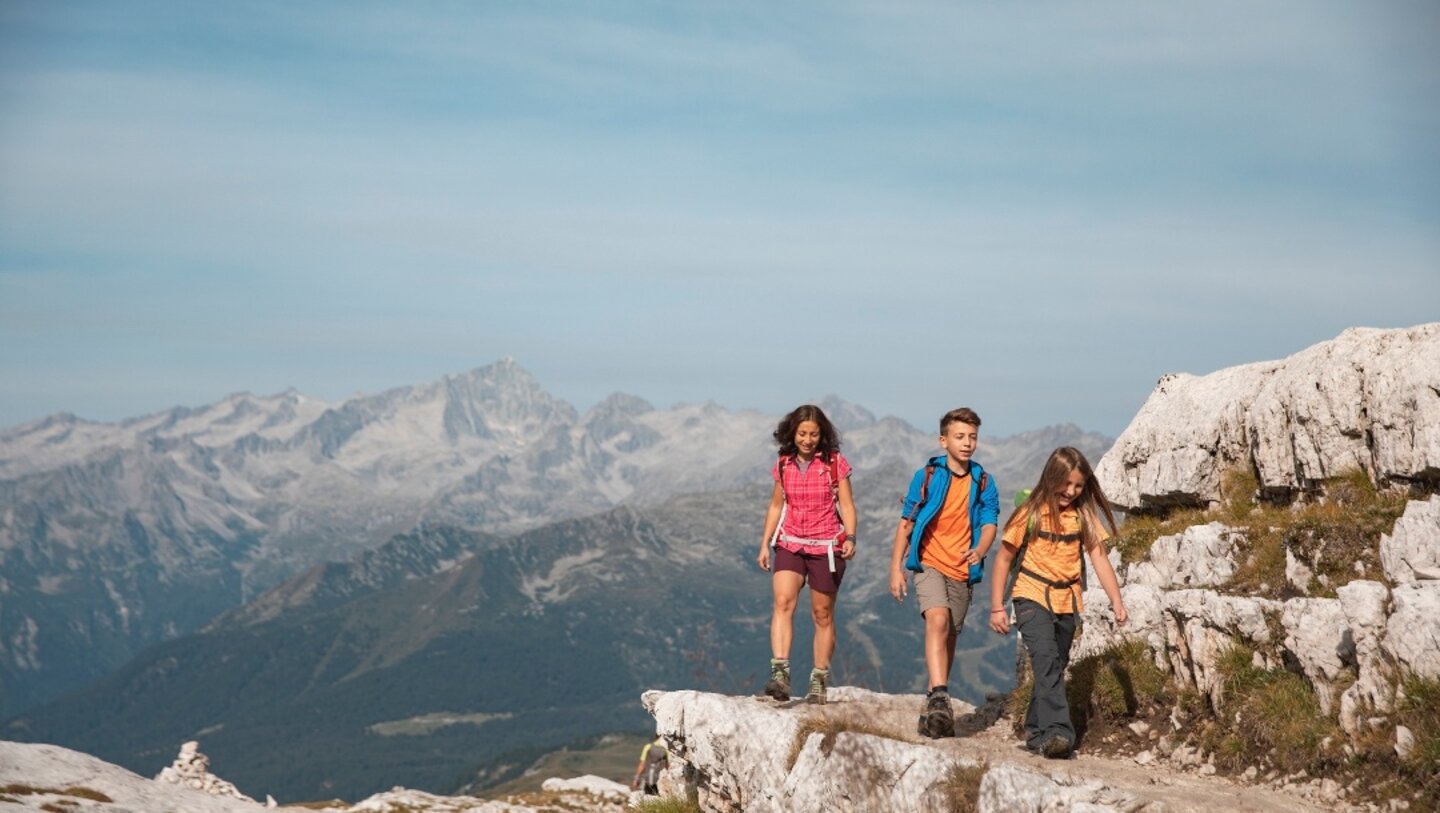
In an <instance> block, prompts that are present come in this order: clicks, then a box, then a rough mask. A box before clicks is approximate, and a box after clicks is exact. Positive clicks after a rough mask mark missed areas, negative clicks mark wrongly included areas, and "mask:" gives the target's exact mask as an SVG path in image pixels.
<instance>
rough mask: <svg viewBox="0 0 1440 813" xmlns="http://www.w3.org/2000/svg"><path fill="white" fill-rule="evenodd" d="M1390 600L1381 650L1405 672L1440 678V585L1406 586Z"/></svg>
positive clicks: (1391, 595)
mask: <svg viewBox="0 0 1440 813" xmlns="http://www.w3.org/2000/svg"><path fill="white" fill-rule="evenodd" d="M1390 597H1391V601H1392V605H1393V606H1392V610H1391V613H1390V618H1389V619H1388V620H1387V621H1386V623H1385V638H1384V639H1383V640H1382V641H1381V648H1382V649H1383V650H1384V652H1385V654H1386V656H1387V657H1389V658H1390V659H1391V660H1392V661H1393V662H1394V663H1396V664H1398V665H1399V666H1400V667H1401V669H1402V670H1403V671H1405V672H1409V673H1412V674H1416V675H1420V676H1421V677H1427V678H1437V679H1440V582H1434V581H1424V582H1414V583H1412V584H1402V585H1399V586H1397V587H1396V588H1395V590H1394V591H1393V592H1392V593H1391V594H1390Z"/></svg>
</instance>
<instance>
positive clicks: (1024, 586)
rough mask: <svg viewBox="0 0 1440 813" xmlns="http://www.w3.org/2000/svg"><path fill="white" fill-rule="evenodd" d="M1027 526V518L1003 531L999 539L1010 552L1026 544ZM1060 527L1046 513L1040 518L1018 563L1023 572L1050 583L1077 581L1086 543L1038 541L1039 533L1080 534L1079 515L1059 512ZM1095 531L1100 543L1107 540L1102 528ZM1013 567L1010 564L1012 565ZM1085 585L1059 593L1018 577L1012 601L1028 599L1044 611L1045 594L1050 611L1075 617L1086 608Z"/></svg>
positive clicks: (1029, 579)
mask: <svg viewBox="0 0 1440 813" xmlns="http://www.w3.org/2000/svg"><path fill="white" fill-rule="evenodd" d="M1027 524H1029V519H1028V517H1024V516H1022V517H1020V518H1019V519H1017V520H1016V521H1015V522H1013V523H1011V524H1010V525H1009V527H1007V528H1006V529H1005V535H1004V536H1003V537H1002V539H1003V541H1004V543H1005V544H1006V545H1008V546H1010V547H1011V548H1014V549H1016V550H1019V548H1020V545H1021V544H1022V543H1024V541H1025V526H1026V525H1027ZM1059 524H1060V527H1059V529H1058V530H1057V529H1056V528H1055V524H1054V523H1052V522H1051V521H1050V515H1049V513H1048V512H1047V513H1045V514H1042V515H1041V518H1040V521H1039V522H1037V523H1036V528H1035V530H1036V531H1037V533H1036V534H1035V535H1034V536H1033V537H1032V538H1031V539H1030V547H1028V548H1026V549H1025V561H1024V562H1021V564H1023V565H1024V566H1025V569H1026V570H1033V571H1035V572H1036V573H1038V574H1040V575H1041V576H1043V577H1044V578H1047V579H1049V580H1051V581H1057V582H1064V581H1070V580H1072V579H1078V578H1080V557H1081V556H1083V555H1084V548H1085V543H1084V541H1083V540H1082V541H1079V542H1052V541H1050V540H1048V539H1041V538H1040V535H1039V533H1038V532H1039V531H1045V532H1047V533H1053V534H1057V535H1060V534H1073V533H1077V532H1078V531H1079V530H1080V512H1079V511H1077V510H1075V509H1073V508H1069V509H1066V510H1063V511H1061V512H1060V523H1059ZM1094 531H1095V533H1096V535H1097V536H1098V538H1099V539H1100V541H1101V542H1104V541H1105V540H1107V539H1109V538H1110V534H1109V532H1107V531H1106V530H1105V526H1104V525H1102V524H1099V523H1096V527H1095V528H1094ZM1012 567H1013V564H1012ZM1084 590H1085V585H1083V584H1076V585H1075V586H1074V587H1073V588H1071V589H1058V588H1054V587H1050V586H1049V585H1047V584H1045V583H1043V582H1039V581H1036V580H1035V579H1032V578H1030V577H1029V576H1026V575H1025V574H1024V573H1021V574H1020V575H1019V576H1017V577H1016V579H1015V591H1014V593H1012V594H1011V598H1012V599H1013V598H1028V599H1030V600H1031V601H1033V602H1035V603H1036V604H1039V605H1040V606H1042V607H1044V606H1046V605H1045V594H1046V592H1047V591H1048V592H1049V594H1050V604H1049V606H1050V608H1051V610H1053V611H1054V612H1055V613H1075V612H1080V611H1081V610H1083V609H1084V608H1085V602H1084V601H1083V600H1082V599H1081V598H1080V594H1081V593H1082V592H1084Z"/></svg>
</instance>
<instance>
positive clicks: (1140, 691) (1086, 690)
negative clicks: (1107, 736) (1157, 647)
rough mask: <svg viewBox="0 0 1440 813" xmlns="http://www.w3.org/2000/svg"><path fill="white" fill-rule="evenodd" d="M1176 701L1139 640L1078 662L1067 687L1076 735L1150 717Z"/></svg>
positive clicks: (1149, 654) (1170, 686)
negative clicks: (1162, 707) (1157, 710)
mask: <svg viewBox="0 0 1440 813" xmlns="http://www.w3.org/2000/svg"><path fill="white" fill-rule="evenodd" d="M1175 697H1176V692H1175V690H1174V688H1173V684H1172V683H1171V681H1170V678H1169V676H1167V675H1166V674H1165V673H1164V672H1162V671H1161V670H1160V668H1159V667H1157V666H1156V665H1155V659H1154V655H1152V654H1151V652H1150V648H1149V647H1148V646H1146V645H1145V644H1143V643H1141V642H1140V641H1124V642H1121V643H1119V644H1117V645H1115V646H1113V647H1111V648H1110V649H1108V650H1106V651H1104V652H1102V653H1100V654H1098V655H1095V656H1093V657H1089V658H1084V659H1082V660H1080V661H1076V662H1075V663H1074V664H1071V666H1070V677H1069V679H1068V680H1067V681H1066V684H1065V698H1066V700H1067V701H1068V702H1069V704H1070V721H1071V723H1072V724H1074V726H1075V733H1076V736H1077V737H1084V736H1085V735H1086V734H1087V732H1093V733H1103V732H1106V731H1109V730H1110V729H1111V728H1114V727H1115V726H1117V725H1119V724H1121V723H1122V722H1123V721H1127V720H1135V719H1138V718H1144V717H1148V716H1149V715H1150V714H1151V713H1152V712H1153V711H1155V710H1156V709H1159V708H1160V707H1161V706H1166V705H1169V704H1170V703H1171V702H1172V701H1173V700H1174V699H1175Z"/></svg>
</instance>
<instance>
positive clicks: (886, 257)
mask: <svg viewBox="0 0 1440 813" xmlns="http://www.w3.org/2000/svg"><path fill="white" fill-rule="evenodd" d="M1437 41H1440V7H1437V6H1435V5H1434V4H1433V3H1425V2H1413V3H1388V2H1381V3H1373V4H1354V3H1324V2H1320V3H1316V2H1276V3H1265V4H1255V3H1241V2H1235V3H1227V2H1205V3H1143V2H1140V3H1104V2H1100V3H1096V2H1084V3H1080V2H1075V3H1039V4H1035V3H1029V4H998V3H901V2H895V3H889V2H887V3H879V2H876V3H853V4H847V3H794V4H770V3H753V4H752V3H719V2H716V3H678V4H677V3H658V2H657V3H574V4H557V3H543V2H525V3H478V2H477V3H455V2H445V3H440V2H431V3H403V4H402V3H395V4H379V3H363V2H336V3H324V2H312V3H281V2H274V3H264V2H233V3H225V4H196V3H152V2H131V3H123V4H122V3H82V2H70V3H55V2H25V1H24V0H7V2H5V3H3V4H0V426H9V425H14V424H17V423H21V422H25V421H28V420H33V419H35V418H39V417H42V416H44V415H46V414H49V413H53V412H58V411H70V412H75V413H77V414H79V415H81V416H82V417H86V418H91V419H96V420H115V419H119V418H123V417H128V416H132V415H137V414H141V413H145V412H151V411H155V410H158V409H163V408H166V407H169V406H172V405H177V404H185V405H198V404H202V403H208V402H211V401H214V400H217V399H219V398H220V397H222V396H224V395H225V394H227V393H230V392H234V391H239V390H249V391H252V392H256V393H260V394H267V393H272V392H277V391H280V390H283V389H285V388H288V387H292V386H293V387H295V388H298V389H299V390H301V391H302V392H306V393H308V394H312V395H315V396H319V397H323V398H327V399H338V398H342V397H344V396H347V395H350V394H353V393H356V392H376V391H379V390H381V389H385V388H388V387H391V386H398V385H404V384H414V383H420V382H424V381H428V380H431V379H434V378H436V377H438V376H440V375H443V374H445V373H449V372H460V371H463V370H467V369H470V368H472V367H476V366H480V365H483V364H486V363H489V362H491V361H493V360H495V359H498V358H502V357H506V356H510V357H513V358H515V359H516V360H517V361H519V362H520V363H521V364H522V365H523V366H525V367H526V368H528V369H529V370H530V371H531V372H533V373H534V374H535V375H536V376H537V377H538V378H539V379H540V381H541V383H542V384H543V385H544V386H545V387H546V388H547V389H549V390H551V391H552V392H554V393H556V394H557V395H560V396H561V397H564V398H566V399H568V400H570V401H571V402H573V403H575V404H576V406H577V407H579V408H581V409H584V408H585V407H587V406H589V405H590V404H592V403H594V402H595V401H597V400H598V399H600V398H602V397H604V396H605V395H606V394H608V393H610V392H614V391H622V392H630V393H634V394H637V395H640V396H643V397H645V398H648V399H650V400H651V401H653V402H655V403H656V404H658V405H661V406H667V405H669V404H672V403H674V402H678V401H702V400H715V401H718V402H719V403H721V404H723V405H725V406H727V407H732V408H740V407H757V408H761V409H765V410H770V411H774V412H779V411H782V410H784V409H787V408H789V407H791V406H793V405H795V404H796V403H799V402H802V401H804V400H807V399H811V398H815V397H818V396H819V395H822V394H825V393H830V392H834V393H838V394H840V395H842V396H843V397H846V398H848V399H849V400H852V401H855V402H857V403H860V404H863V405H865V406H867V407H869V408H870V409H872V410H874V411H876V412H879V413H882V414H883V413H890V414H896V415H899V416H901V417H903V418H906V419H908V420H911V421H913V422H915V423H917V424H918V425H921V426H929V425H930V423H931V422H932V421H933V420H934V419H935V418H936V417H938V415H939V414H940V413H942V412H943V411H945V410H946V409H948V408H950V407H952V406H957V405H962V404H964V405H969V406H972V407H974V408H975V409H977V411H979V412H980V414H981V415H982V417H984V418H985V420H986V424H985V425H986V429H987V431H995V432H998V433H1001V434H1009V433H1011V432H1016V431H1022V430H1025V429H1030V428H1035V427H1038V426H1042V425H1046V424H1051V423H1059V422H1067V421H1072V422H1075V423H1078V424H1080V425H1081V426H1083V427H1085V428H1088V429H1095V430H1099V431H1104V432H1109V433H1112V434H1113V433H1118V432H1119V431H1120V430H1121V429H1122V428H1123V427H1124V425H1125V424H1126V423H1127V422H1128V420H1129V418H1130V417H1131V415H1133V413H1134V412H1135V410H1136V409H1138V407H1139V406H1140V404H1141V403H1142V402H1143V401H1144V399H1145V397H1146V396H1147V395H1148V393H1149V391H1150V389H1151V387H1152V386H1153V384H1154V382H1155V380H1156V378H1158V377H1159V376H1160V375H1162V374H1164V373H1169V372H1193V373H1206V372H1210V371H1213V370H1216V369H1219V368H1222V367H1226V366H1230V365H1234V364H1240V363H1245V362H1249V361H1258V360H1262V359H1271V358H1279V357H1283V356H1286V355H1289V354H1290V353H1293V352H1296V351H1298V350H1300V349H1303V348H1304V347H1307V346H1309V345H1311V344H1314V343H1315V342H1318V341H1322V340H1324V339H1327V338H1331V337H1333V336H1334V335H1335V334H1337V333H1339V332H1340V331H1341V330H1342V329H1344V328H1345V327H1348V326H1352V325H1367V326H1375V327H1402V326H1408V325H1413V324H1418V323H1422V322H1429V321H1435V320H1440V105H1437V103H1436V100H1437V99H1440V57H1437V56H1436V51H1437V49H1435V48H1434V43H1435V42H1437Z"/></svg>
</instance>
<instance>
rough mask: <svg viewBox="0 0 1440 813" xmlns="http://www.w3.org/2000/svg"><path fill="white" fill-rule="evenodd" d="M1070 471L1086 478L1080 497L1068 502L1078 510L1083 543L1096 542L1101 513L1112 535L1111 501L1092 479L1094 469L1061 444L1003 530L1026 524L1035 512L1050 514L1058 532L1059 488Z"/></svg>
mask: <svg viewBox="0 0 1440 813" xmlns="http://www.w3.org/2000/svg"><path fill="white" fill-rule="evenodd" d="M1072 471H1078V472H1080V476H1082V477H1084V478H1085V486H1084V488H1083V489H1081V491H1080V496H1078V497H1076V498H1075V502H1073V503H1071V507H1073V508H1075V509H1076V510H1077V511H1079V512H1080V527H1081V529H1082V532H1083V533H1084V535H1085V540H1084V542H1085V546H1086V547H1089V546H1090V545H1093V544H1095V543H1096V542H1098V541H1099V535H1098V530H1099V528H1100V517H1101V515H1102V514H1103V515H1104V518H1105V522H1106V524H1107V525H1109V526H1110V535H1111V536H1114V535H1115V511H1114V509H1113V508H1111V507H1110V500H1108V499H1106V498H1105V492H1103V491H1101V490H1100V483H1099V481H1097V480H1096V479H1095V470H1094V469H1092V468H1090V461H1089V460H1086V459H1085V455H1084V454H1082V453H1081V451H1080V450H1079V449H1076V448H1075V447H1073V446H1061V447H1060V448H1058V449H1056V450H1055V451H1053V452H1051V453H1050V459H1049V460H1046V461H1045V469H1044V470H1043V471H1042V472H1040V482H1038V483H1036V484H1035V488H1034V489H1032V490H1031V491H1030V496H1029V497H1028V498H1027V499H1026V500H1025V502H1024V503H1022V504H1021V505H1020V506H1019V507H1018V508H1016V509H1015V513H1013V514H1011V515H1010V521H1009V522H1007V523H1005V530H1006V531H1007V532H1008V531H1009V530H1010V528H1011V526H1015V525H1019V527H1022V528H1023V527H1025V526H1026V524H1027V523H1028V522H1029V517H1030V516H1031V512H1038V514H1036V516H1041V517H1043V516H1049V517H1052V518H1053V520H1052V521H1054V522H1055V523H1056V524H1057V527H1056V529H1055V530H1057V531H1058V530H1059V528H1058V523H1059V517H1060V489H1061V488H1062V487H1063V486H1064V485H1065V481H1066V480H1067V479H1069V477H1070V472H1072Z"/></svg>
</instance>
